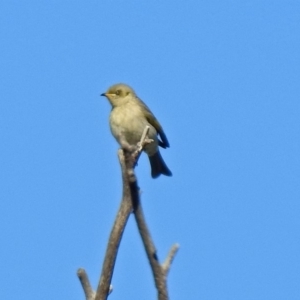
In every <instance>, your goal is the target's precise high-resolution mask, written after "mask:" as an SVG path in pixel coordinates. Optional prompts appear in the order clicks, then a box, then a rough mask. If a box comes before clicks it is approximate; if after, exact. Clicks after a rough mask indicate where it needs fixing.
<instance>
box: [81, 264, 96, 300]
mask: <svg viewBox="0 0 300 300" xmlns="http://www.w3.org/2000/svg"><path fill="white" fill-rule="evenodd" d="M77 276H78V278H79V280H80V283H81V285H82V288H83V291H84V294H85V299H86V300H94V299H95V292H94V291H93V289H92V287H91V284H90V281H89V278H88V276H87V274H86V272H85V270H84V269H81V268H80V269H78V271H77Z"/></svg>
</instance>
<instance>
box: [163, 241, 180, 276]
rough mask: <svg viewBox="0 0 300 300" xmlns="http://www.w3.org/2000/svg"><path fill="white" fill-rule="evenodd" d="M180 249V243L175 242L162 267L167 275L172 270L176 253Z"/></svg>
mask: <svg viewBox="0 0 300 300" xmlns="http://www.w3.org/2000/svg"><path fill="white" fill-rule="evenodd" d="M178 250H179V244H174V245H173V246H172V247H171V249H170V251H169V254H168V256H167V257H166V260H165V261H164V263H163V264H162V268H163V270H164V274H165V276H167V275H168V272H169V270H170V267H171V264H172V262H173V260H174V257H175V255H176V253H177V251H178Z"/></svg>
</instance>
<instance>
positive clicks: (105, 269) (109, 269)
mask: <svg viewBox="0 0 300 300" xmlns="http://www.w3.org/2000/svg"><path fill="white" fill-rule="evenodd" d="M149 129H150V127H149V126H146V127H145V129H144V132H143V135H142V137H141V140H140V142H139V143H138V145H137V149H136V150H135V151H134V152H132V151H131V150H130V149H127V148H124V150H123V149H120V150H119V151H118V156H119V160H120V164H121V169H122V179H123V196H122V201H121V204H120V208H119V211H118V213H117V216H116V219H115V222H114V225H113V228H112V230H111V233H110V237H109V241H108V245H107V249H106V254H105V258H104V262H103V266H102V273H101V277H100V280H99V284H98V288H97V292H96V293H95V291H94V290H93V289H92V287H91V285H90V282H89V279H88V276H87V274H86V272H85V270H84V269H79V270H78V271H77V275H78V277H79V280H80V282H81V285H82V288H83V290H84V293H85V296H86V300H106V299H107V297H108V295H109V293H110V292H111V291H112V286H111V285H110V283H111V279H112V275H113V270H114V266H115V262H116V257H117V253H118V249H119V246H120V242H121V238H122V235H123V232H124V229H125V226H126V223H127V220H128V218H129V215H130V212H131V211H133V212H134V216H135V219H136V222H137V226H138V229H139V232H140V235H141V237H142V240H143V243H144V247H145V250H146V253H147V256H148V260H149V262H150V265H151V268H152V273H153V277H154V282H155V286H156V289H157V291H158V299H159V300H168V299H169V298H168V290H167V284H166V277H167V273H168V271H169V269H170V266H171V263H172V261H173V259H174V256H175V254H176V252H177V251H178V248H179V245H178V244H175V245H173V246H172V248H171V250H170V252H169V254H168V256H167V258H166V260H165V262H164V263H163V265H160V264H159V261H158V258H157V254H156V249H155V246H154V243H153V241H152V239H151V235H150V231H149V229H148V227H147V224H146V221H145V217H144V214H143V211H142V207H141V203H140V190H139V187H138V184H137V179H136V176H135V174H134V170H133V169H134V167H135V165H136V163H137V161H138V159H139V156H140V154H141V152H142V151H143V149H144V147H145V145H147V144H149V143H152V142H153V140H151V139H148V138H147V135H148V132H149Z"/></svg>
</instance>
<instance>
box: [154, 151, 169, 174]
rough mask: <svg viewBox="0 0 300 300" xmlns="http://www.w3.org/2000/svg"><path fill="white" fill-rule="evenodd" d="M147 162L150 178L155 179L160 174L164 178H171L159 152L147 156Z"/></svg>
mask: <svg viewBox="0 0 300 300" xmlns="http://www.w3.org/2000/svg"><path fill="white" fill-rule="evenodd" d="M149 160H150V165H151V176H152V178H156V177H158V176H159V175H160V174H164V175H166V176H172V172H171V171H170V170H169V168H168V167H167V165H166V163H165V162H164V160H163V158H162V157H161V155H160V152H159V151H157V152H156V153H155V154H154V155H152V156H149Z"/></svg>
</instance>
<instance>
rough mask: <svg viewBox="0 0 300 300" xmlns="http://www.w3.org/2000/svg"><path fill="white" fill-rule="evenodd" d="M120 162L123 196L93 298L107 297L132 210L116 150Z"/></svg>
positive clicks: (123, 162) (124, 173)
mask: <svg viewBox="0 0 300 300" xmlns="http://www.w3.org/2000/svg"><path fill="white" fill-rule="evenodd" d="M118 156H119V160H120V164H121V166H122V177H123V198H122V201H121V205H120V208H119V211H118V214H117V217H116V219H115V223H114V225H113V228H112V231H111V233H110V237H109V241H108V245H107V249H106V254H105V258H104V262H103V267H102V273H101V277H100V281H99V285H98V288H97V293H96V297H95V300H104V299H107V296H108V294H109V290H110V283H111V278H112V275H113V270H114V266H115V262H116V257H117V253H118V249H119V245H120V241H121V238H122V235H123V232H124V229H125V225H126V223H127V220H128V217H129V215H130V212H131V211H132V202H131V195H130V189H129V185H128V179H127V174H126V165H125V157H124V153H123V150H121V149H120V150H119V151H118Z"/></svg>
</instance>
